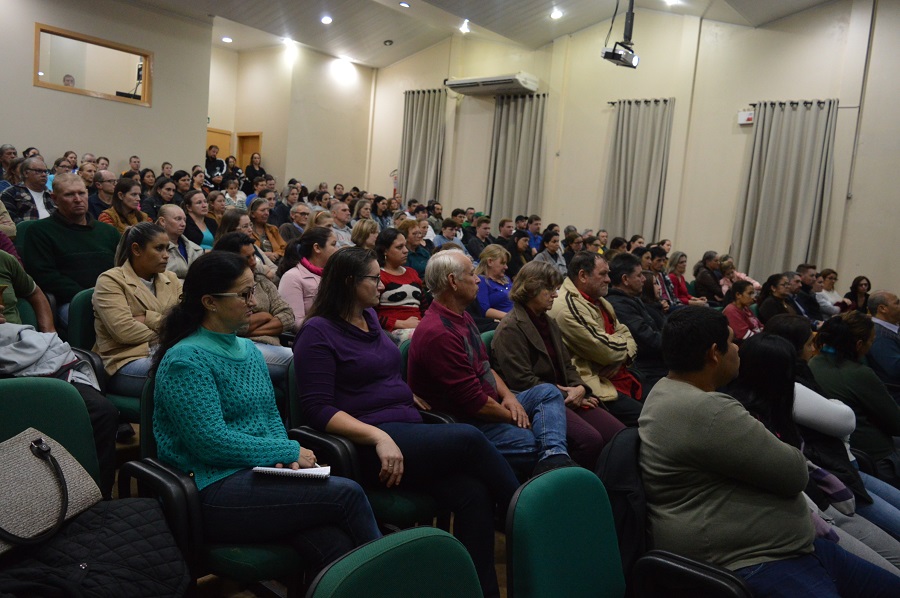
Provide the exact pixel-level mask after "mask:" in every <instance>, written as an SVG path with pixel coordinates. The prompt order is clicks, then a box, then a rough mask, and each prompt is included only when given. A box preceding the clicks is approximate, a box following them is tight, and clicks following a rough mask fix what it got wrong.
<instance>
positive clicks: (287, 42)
mask: <svg viewBox="0 0 900 598" xmlns="http://www.w3.org/2000/svg"><path fill="white" fill-rule="evenodd" d="M281 43H283V44H284V45H285V46H290V45H291V44H293V43H294V40H292V39H291V38H289V37H282V38H281Z"/></svg>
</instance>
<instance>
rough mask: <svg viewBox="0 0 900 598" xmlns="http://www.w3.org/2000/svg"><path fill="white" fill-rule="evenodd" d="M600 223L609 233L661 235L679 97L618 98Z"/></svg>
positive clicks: (652, 237) (649, 237) (626, 235)
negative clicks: (672, 136)
mask: <svg viewBox="0 0 900 598" xmlns="http://www.w3.org/2000/svg"><path fill="white" fill-rule="evenodd" d="M615 106H616V127H615V132H614V133H613V140H612V146H611V148H610V154H609V163H608V166H607V174H606V189H605V191H604V194H603V207H602V210H601V221H600V226H601V227H602V228H605V229H606V230H608V231H610V236H621V237H625V238H629V237H630V236H631V235H642V236H643V237H644V238H646V239H656V238H658V237H659V231H660V223H661V220H662V207H663V194H664V192H665V188H666V169H667V168H668V164H669V142H670V139H671V135H672V116H673V114H674V113H675V98H665V99H653V100H619V101H617V102H615Z"/></svg>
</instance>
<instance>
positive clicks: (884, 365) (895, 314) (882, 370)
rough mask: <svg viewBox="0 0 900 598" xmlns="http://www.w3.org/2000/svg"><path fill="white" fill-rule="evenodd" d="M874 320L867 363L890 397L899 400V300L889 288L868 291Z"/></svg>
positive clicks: (869, 304)
mask: <svg viewBox="0 0 900 598" xmlns="http://www.w3.org/2000/svg"><path fill="white" fill-rule="evenodd" d="M868 306H869V311H870V312H871V314H872V321H873V322H874V323H875V341H874V342H873V343H872V348H871V349H870V350H869V356H868V357H869V365H871V366H872V369H873V370H875V373H876V374H878V377H879V378H881V381H882V382H884V383H885V384H890V385H892V386H893V388H890V389H889V390H890V391H891V396H893V397H894V399H900V334H898V333H897V326H898V325H900V299H898V298H897V295H895V294H894V293H891V292H889V291H876V292H874V293H872V296H871V297H870V298H869V302H868Z"/></svg>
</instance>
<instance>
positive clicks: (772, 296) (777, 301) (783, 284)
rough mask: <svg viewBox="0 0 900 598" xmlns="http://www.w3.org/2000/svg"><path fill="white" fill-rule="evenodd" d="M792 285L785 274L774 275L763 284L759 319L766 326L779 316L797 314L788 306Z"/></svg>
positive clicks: (760, 295) (760, 294) (760, 293)
mask: <svg viewBox="0 0 900 598" xmlns="http://www.w3.org/2000/svg"><path fill="white" fill-rule="evenodd" d="M790 286H791V283H789V282H788V279H787V276H784V275H783V274H773V275H772V276H770V277H769V278H767V279H766V282H764V283H763V286H762V291H760V292H759V300H758V301H759V319H760V321H761V322H762V323H763V324H765V323H766V322H768V321H769V320H770V319H771V318H772V317H774V316H777V315H778V314H792V315H796V314H797V312H796V311H795V310H794V308H793V306H791V305H790V304H788V302H787V298H788V295H790Z"/></svg>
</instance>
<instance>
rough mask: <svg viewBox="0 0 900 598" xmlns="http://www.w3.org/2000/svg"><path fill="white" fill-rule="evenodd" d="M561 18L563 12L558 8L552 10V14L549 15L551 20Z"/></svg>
mask: <svg viewBox="0 0 900 598" xmlns="http://www.w3.org/2000/svg"><path fill="white" fill-rule="evenodd" d="M562 16H563V12H562V11H561V10H560V9H558V8H554V9H553V12H551V13H550V18H551V19H553V20H556V19H561V18H562Z"/></svg>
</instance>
